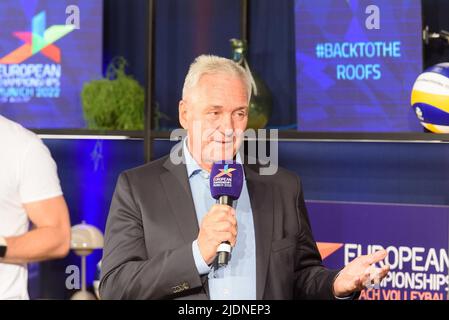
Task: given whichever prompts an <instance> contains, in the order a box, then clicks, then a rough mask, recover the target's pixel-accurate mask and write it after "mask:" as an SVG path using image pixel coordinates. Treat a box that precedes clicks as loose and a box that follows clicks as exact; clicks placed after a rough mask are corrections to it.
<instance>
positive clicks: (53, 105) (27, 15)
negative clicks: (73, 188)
mask: <svg viewBox="0 0 449 320" xmlns="http://www.w3.org/2000/svg"><path fill="white" fill-rule="evenodd" d="M0 24H1V26H2V27H1V31H0V113H1V114H2V115H3V116H5V117H7V118H9V119H11V120H14V121H16V122H19V123H20V124H22V125H24V126H25V127H27V128H30V129H81V128H85V127H86V123H85V120H84V117H83V109H82V104H81V97H80V95H81V90H82V88H83V84H84V83H85V82H88V81H91V80H95V79H99V78H101V71H102V39H103V36H102V34H103V30H102V29H103V1H102V0H2V1H0Z"/></svg>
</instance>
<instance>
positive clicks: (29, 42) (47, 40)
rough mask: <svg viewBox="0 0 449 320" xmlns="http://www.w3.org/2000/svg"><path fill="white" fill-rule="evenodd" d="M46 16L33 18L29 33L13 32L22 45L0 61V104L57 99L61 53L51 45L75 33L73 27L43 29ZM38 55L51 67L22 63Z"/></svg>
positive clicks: (42, 12) (58, 94) (60, 71)
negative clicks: (46, 60)
mask: <svg viewBox="0 0 449 320" xmlns="http://www.w3.org/2000/svg"><path fill="white" fill-rule="evenodd" d="M46 18H47V16H46V12H45V11H41V12H40V13H38V14H37V15H35V16H34V17H33V18H32V21H31V31H21V32H20V31H17V32H13V36H14V37H16V38H18V39H19V40H21V41H22V42H23V44H22V45H21V46H20V47H18V48H17V49H15V50H13V51H12V52H10V53H8V54H6V55H5V56H3V57H2V58H0V101H1V102H10V103H14V102H28V101H30V100H31V99H32V98H59V96H60V94H61V89H60V86H61V76H62V68H61V56H62V53H61V49H60V48H59V47H58V46H56V45H55V44H54V43H55V42H56V41H58V40H59V39H61V38H63V37H65V36H66V35H68V34H69V33H71V32H72V31H74V30H75V29H76V26H75V25H71V24H65V25H53V26H50V27H48V28H46V25H47V23H46ZM37 54H41V55H43V56H45V57H46V58H48V60H50V61H52V62H53V63H45V64H44V63H33V64H29V63H25V62H26V61H27V60H28V59H30V58H31V57H32V56H34V55H37Z"/></svg>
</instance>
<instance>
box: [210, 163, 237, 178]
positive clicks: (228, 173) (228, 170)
mask: <svg viewBox="0 0 449 320" xmlns="http://www.w3.org/2000/svg"><path fill="white" fill-rule="evenodd" d="M219 170H220V173H219V174H217V175H216V176H215V178H220V177H222V176H224V175H226V176H228V177H230V178H232V171H235V170H237V169H236V168H229V166H228V165H227V164H226V165H225V166H224V168H223V169H219Z"/></svg>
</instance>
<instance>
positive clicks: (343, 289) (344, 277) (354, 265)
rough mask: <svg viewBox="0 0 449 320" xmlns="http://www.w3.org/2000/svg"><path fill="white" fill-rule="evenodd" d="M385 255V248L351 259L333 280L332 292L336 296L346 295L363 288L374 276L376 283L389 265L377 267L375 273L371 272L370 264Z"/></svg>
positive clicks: (384, 274) (385, 273) (383, 257)
mask: <svg viewBox="0 0 449 320" xmlns="http://www.w3.org/2000/svg"><path fill="white" fill-rule="evenodd" d="M386 256H387V252H386V251H385V250H381V251H377V252H375V253H373V254H369V255H365V256H360V257H357V258H355V259H354V260H353V261H351V262H350V263H349V264H348V265H347V266H346V267H345V268H344V269H343V270H342V271H341V272H340V274H339V275H338V277H337V278H336V279H335V281H334V294H335V296H336V297H347V296H349V295H351V294H352V293H353V292H355V291H361V290H363V289H365V288H366V287H367V286H366V284H367V283H370V281H371V279H373V278H374V281H375V282H376V284H378V283H379V282H380V281H381V280H382V279H383V278H385V276H386V275H387V274H388V271H389V270H390V267H389V266H387V265H385V266H383V267H382V268H380V269H377V271H378V272H377V273H376V274H371V273H370V271H372V270H373V269H372V268H371V265H372V264H374V263H376V262H379V261H381V260H383V259H385V257H386Z"/></svg>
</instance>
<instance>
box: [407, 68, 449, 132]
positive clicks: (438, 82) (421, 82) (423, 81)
mask: <svg viewBox="0 0 449 320" xmlns="http://www.w3.org/2000/svg"><path fill="white" fill-rule="evenodd" d="M411 100H412V101H411V105H412V108H413V109H414V110H415V113H416V116H417V117H418V119H419V121H420V122H421V124H422V126H423V127H424V128H426V129H428V130H429V131H431V132H435V133H449V63H440V64H437V65H435V66H432V67H430V68H428V69H427V70H425V71H424V72H423V73H421V74H420V75H419V77H418V78H417V79H416V81H415V84H414V86H413V90H412V98H411Z"/></svg>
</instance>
